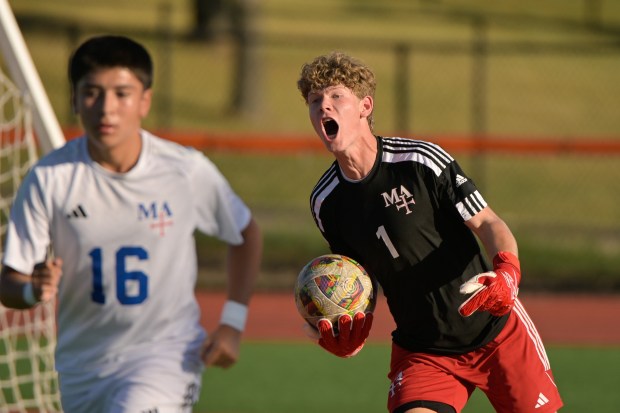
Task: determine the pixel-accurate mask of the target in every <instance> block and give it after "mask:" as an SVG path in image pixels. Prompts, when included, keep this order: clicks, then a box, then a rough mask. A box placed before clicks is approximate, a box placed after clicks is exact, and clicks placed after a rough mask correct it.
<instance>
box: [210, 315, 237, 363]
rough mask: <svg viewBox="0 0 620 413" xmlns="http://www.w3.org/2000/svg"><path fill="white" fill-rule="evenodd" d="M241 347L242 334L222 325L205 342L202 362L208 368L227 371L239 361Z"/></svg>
mask: <svg viewBox="0 0 620 413" xmlns="http://www.w3.org/2000/svg"><path fill="white" fill-rule="evenodd" d="M240 347H241V332H240V331H239V330H237V329H235V328H233V327H231V326H229V325H226V324H221V325H220V326H219V327H218V328H217V329H216V330H215V331H213V333H211V334H209V336H208V337H207V340H205V343H204V345H203V350H202V361H203V362H204V364H205V365H206V366H215V367H221V368H224V369H227V368H229V367H232V365H233V364H235V363H236V362H237V360H238V359H239V348H240Z"/></svg>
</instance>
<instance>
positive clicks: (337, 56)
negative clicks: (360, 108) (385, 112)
mask: <svg viewBox="0 0 620 413" xmlns="http://www.w3.org/2000/svg"><path fill="white" fill-rule="evenodd" d="M337 85H343V86H345V87H347V88H348V89H350V90H351V91H352V92H353V93H354V94H355V96H357V97H358V98H360V99H362V98H364V97H366V96H370V97H372V98H373V99H374V97H375V89H376V87H377V82H376V80H375V74H374V73H373V71H372V70H371V69H370V68H369V67H368V66H367V65H365V64H364V63H362V62H361V61H359V60H357V59H355V58H353V57H351V56H348V55H346V54H344V53H342V52H331V53H329V54H325V55H321V56H318V57H316V58H315V59H314V60H313V61H312V62H310V63H305V64H304V65H303V66H302V68H301V75H300V77H299V80H298V81H297V88H298V89H299V91H300V92H301V96H302V97H303V98H304V101H305V102H306V104H307V103H308V95H309V94H310V93H312V92H316V91H321V90H323V89H325V88H327V87H330V86H337ZM367 120H368V125H370V128H371V129H372V127H373V117H372V113H371V114H370V116H368V119H367Z"/></svg>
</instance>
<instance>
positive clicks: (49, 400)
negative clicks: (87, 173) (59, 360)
mask: <svg viewBox="0 0 620 413" xmlns="http://www.w3.org/2000/svg"><path fill="white" fill-rule="evenodd" d="M32 124H33V123H32V109H31V105H30V104H29V102H28V97H27V96H24V95H23V94H22V93H21V92H20V90H19V89H18V88H17V87H16V86H15V85H14V84H13V83H12V82H11V81H10V79H9V78H8V77H7V76H6V75H5V74H4V73H3V72H2V71H0V231H1V234H2V240H4V236H5V232H6V225H7V222H8V216H9V210H10V207H11V202H12V201H13V196H14V194H15V191H16V190H17V187H18V186H19V183H20V182H21V178H22V177H23V176H24V174H25V173H26V172H27V170H28V168H29V167H30V166H31V165H32V164H33V163H34V161H35V160H36V159H37V150H36V142H35V138H34V131H33V127H32ZM2 253H3V250H2V247H1V246H0V257H1V256H2ZM55 344H56V329H55V306H54V303H53V302H48V303H45V304H41V305H37V306H36V307H34V308H33V309H32V310H29V311H13V310H9V309H7V308H5V307H3V306H0V388H1V393H0V406H2V409H7V410H8V411H10V412H32V411H33V409H35V410H36V409H38V410H40V411H45V412H55V411H61V410H60V407H59V401H58V399H59V393H58V386H57V377H56V371H55V370H54V348H55Z"/></svg>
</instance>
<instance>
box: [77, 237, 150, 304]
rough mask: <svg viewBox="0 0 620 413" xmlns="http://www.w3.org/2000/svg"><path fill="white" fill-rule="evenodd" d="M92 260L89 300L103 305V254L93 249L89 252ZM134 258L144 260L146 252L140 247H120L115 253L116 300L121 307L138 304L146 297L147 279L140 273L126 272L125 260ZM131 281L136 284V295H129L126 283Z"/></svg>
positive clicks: (146, 257)
mask: <svg viewBox="0 0 620 413" xmlns="http://www.w3.org/2000/svg"><path fill="white" fill-rule="evenodd" d="M89 255H90V257H91V258H92V260H93V292H92V294H91V298H92V300H93V301H94V302H96V303H99V304H105V294H104V292H103V268H102V265H103V264H102V263H103V253H102V251H101V248H95V249H93V250H92V251H91V252H90V254H89ZM130 257H135V258H138V259H139V260H146V259H148V257H149V254H148V252H146V250H144V248H140V247H122V248H120V249H119V250H118V251H116V298H117V299H118V301H119V302H120V303H121V304H123V305H134V304H140V303H142V302H143V301H144V300H146V297H147V295H148V287H149V277H148V275H146V274H145V273H143V272H142V271H127V269H126V261H127V258H130ZM128 281H133V282H134V283H136V284H137V286H138V288H137V290H138V292H137V295H135V294H134V295H129V292H128V291H127V282H128Z"/></svg>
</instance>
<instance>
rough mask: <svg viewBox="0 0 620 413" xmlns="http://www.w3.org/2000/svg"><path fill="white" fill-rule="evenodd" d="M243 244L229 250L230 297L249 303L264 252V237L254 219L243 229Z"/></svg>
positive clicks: (230, 298) (242, 302) (239, 301)
mask: <svg viewBox="0 0 620 413" xmlns="http://www.w3.org/2000/svg"><path fill="white" fill-rule="evenodd" d="M243 239H244V241H243V244H241V245H236V246H231V247H230V248H229V250H228V260H227V261H228V262H227V264H228V299H229V300H232V301H236V302H238V303H241V304H248V303H249V301H250V297H251V295H252V292H253V291H254V288H255V285H256V280H257V278H258V274H259V270H260V264H261V258H262V253H263V239H262V234H261V231H260V228H259V227H258V224H257V223H256V222H255V221H254V220H253V219H252V220H251V221H250V223H249V224H248V226H247V227H246V229H245V230H244V231H243Z"/></svg>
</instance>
